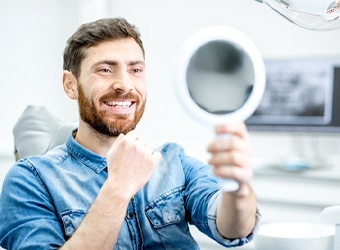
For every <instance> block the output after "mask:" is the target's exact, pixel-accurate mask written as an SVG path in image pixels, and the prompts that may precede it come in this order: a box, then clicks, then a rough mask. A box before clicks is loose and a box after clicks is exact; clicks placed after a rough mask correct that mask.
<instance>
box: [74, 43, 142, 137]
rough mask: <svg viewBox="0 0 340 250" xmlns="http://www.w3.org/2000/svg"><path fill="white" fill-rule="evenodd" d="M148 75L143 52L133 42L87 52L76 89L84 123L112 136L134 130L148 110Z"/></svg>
mask: <svg viewBox="0 0 340 250" xmlns="http://www.w3.org/2000/svg"><path fill="white" fill-rule="evenodd" d="M145 73H146V72H145V63H144V57H143V52H142V49H141V48H140V47H139V45H138V44H137V43H136V42H135V41H134V40H133V39H132V38H127V39H121V40H112V41H105V42H102V43H100V44H98V45H97V46H94V47H90V48H88V49H87V50H86V52H85V58H84V60H83V61H82V63H81V71H80V76H79V78H78V88H77V91H78V105H79V112H80V118H81V122H85V123H87V125H89V126H91V127H92V128H93V129H95V130H96V131H98V132H99V133H102V134H105V135H109V136H118V135H119V134H120V133H124V134H126V133H127V132H129V131H130V130H132V129H134V128H135V127H136V125H137V123H138V122H139V120H140V118H141V117H142V115H143V112H144V109H145V103H146V74H145Z"/></svg>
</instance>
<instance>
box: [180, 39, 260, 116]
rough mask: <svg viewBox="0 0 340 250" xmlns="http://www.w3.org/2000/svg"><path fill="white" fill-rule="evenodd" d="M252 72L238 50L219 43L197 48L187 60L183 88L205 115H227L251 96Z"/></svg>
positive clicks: (245, 54) (246, 58)
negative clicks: (186, 88) (185, 85)
mask: <svg viewBox="0 0 340 250" xmlns="http://www.w3.org/2000/svg"><path fill="white" fill-rule="evenodd" d="M253 83H254V68H253V63H252V61H251V59H250V58H249V56H248V54H247V53H245V52H244V51H243V49H242V48H241V47H237V46H235V44H233V45H231V44H230V42H226V41H223V40H215V41H210V42H208V43H206V44H204V45H202V46H201V47H199V48H198V49H197V50H196V51H195V53H194V54H193V55H192V57H191V58H190V61H189V64H188V68H187V84H188V90H189V93H190V96H191V98H192V99H193V100H194V101H195V102H196V103H197V105H198V106H199V107H200V108H202V109H204V110H205V111H207V112H209V113H213V114H228V113H231V112H234V111H235V110H237V109H239V108H240V107H241V106H242V105H243V104H244V103H245V102H246V101H247V99H248V97H249V95H250V94H251V91H252V88H253Z"/></svg>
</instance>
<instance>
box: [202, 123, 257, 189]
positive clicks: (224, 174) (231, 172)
mask: <svg viewBox="0 0 340 250" xmlns="http://www.w3.org/2000/svg"><path fill="white" fill-rule="evenodd" d="M215 132H216V134H217V135H218V137H217V138H216V140H214V141H213V142H212V143H210V144H209V145H208V149H207V150H208V152H209V153H211V158H210V159H209V160H208V163H209V164H210V165H212V166H213V172H214V174H215V175H216V176H218V177H221V178H232V179H235V180H237V181H238V182H240V183H242V182H248V181H249V180H251V178H252V176H253V171H252V161H253V155H252V150H251V147H250V144H249V135H248V131H247V128H246V126H245V124H244V123H241V124H236V123H235V124H225V125H218V126H216V127H215ZM223 134H229V136H223V137H222V136H220V135H223Z"/></svg>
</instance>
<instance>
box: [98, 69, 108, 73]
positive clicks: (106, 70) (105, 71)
mask: <svg viewBox="0 0 340 250" xmlns="http://www.w3.org/2000/svg"><path fill="white" fill-rule="evenodd" d="M99 72H103V73H110V72H111V71H110V70H109V69H99Z"/></svg>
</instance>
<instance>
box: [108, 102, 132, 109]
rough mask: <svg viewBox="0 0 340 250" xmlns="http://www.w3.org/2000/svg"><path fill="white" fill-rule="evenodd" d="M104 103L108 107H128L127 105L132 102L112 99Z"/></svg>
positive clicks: (129, 105)
mask: <svg viewBox="0 0 340 250" xmlns="http://www.w3.org/2000/svg"><path fill="white" fill-rule="evenodd" d="M106 105H108V106H110V107H116V108H128V107H131V105H132V102H130V101H124V102H118V101H114V102H106Z"/></svg>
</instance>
